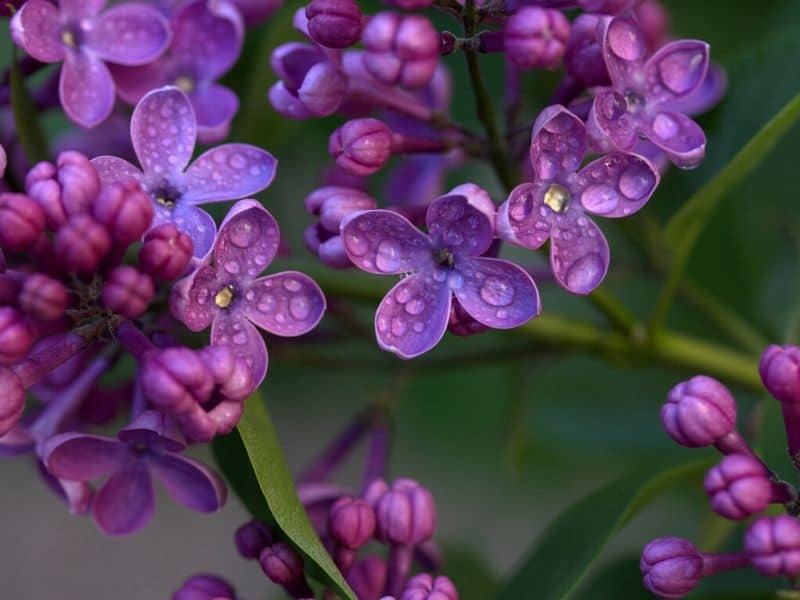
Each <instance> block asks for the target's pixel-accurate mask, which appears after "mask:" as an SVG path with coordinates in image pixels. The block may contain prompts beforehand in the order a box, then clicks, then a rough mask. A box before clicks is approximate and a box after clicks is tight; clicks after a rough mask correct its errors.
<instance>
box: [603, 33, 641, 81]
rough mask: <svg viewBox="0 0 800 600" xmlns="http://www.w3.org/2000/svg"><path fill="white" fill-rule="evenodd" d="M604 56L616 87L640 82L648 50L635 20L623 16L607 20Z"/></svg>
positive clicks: (604, 36) (604, 35)
mask: <svg viewBox="0 0 800 600" xmlns="http://www.w3.org/2000/svg"><path fill="white" fill-rule="evenodd" d="M602 39H603V58H604V59H605V61H606V67H608V74H609V76H610V77H611V81H612V82H613V84H614V87H615V88H620V89H624V88H627V87H631V86H632V85H635V84H636V83H638V81H637V80H638V79H640V78H641V73H642V69H643V66H644V56H645V54H646V52H647V40H646V39H645V37H644V34H643V33H642V32H641V30H640V29H639V27H638V25H636V24H635V23H634V22H633V21H631V20H629V19H625V18H621V17H617V18H614V19H611V20H610V21H607V22H606V26H605V30H604V32H603V37H602Z"/></svg>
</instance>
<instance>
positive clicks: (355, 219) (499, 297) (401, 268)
mask: <svg viewBox="0 0 800 600" xmlns="http://www.w3.org/2000/svg"><path fill="white" fill-rule="evenodd" d="M493 220H494V205H493V204H492V201H491V199H490V198H489V196H488V194H487V193H486V192H485V191H483V190H481V189H480V188H478V187H477V186H475V185H472V184H465V185H462V186H459V187H457V188H455V189H453V190H452V191H451V192H450V194H449V195H446V196H442V197H441V198H438V199H436V200H434V201H433V203H431V205H430V206H429V207H428V211H427V227H428V234H427V235H426V234H424V233H422V232H420V231H419V230H418V229H417V228H416V227H414V225H412V224H411V222H410V221H409V220H408V219H406V218H405V217H403V216H401V215H399V214H397V213H395V212H391V211H388V210H368V211H364V212H358V213H354V214H353V215H351V216H350V217H348V218H346V219H345V220H344V221H343V222H342V236H343V238H344V247H345V250H346V252H347V255H348V256H349V258H350V260H351V261H352V262H353V264H355V265H356V266H357V267H358V268H360V269H362V270H364V271H367V272H369V273H376V274H379V275H398V274H402V273H411V275H410V276H408V277H406V278H404V279H403V280H402V281H400V283H398V284H397V285H395V286H394V287H393V288H392V289H391V290H390V291H389V292H388V293H387V294H386V296H385V297H384V298H383V300H382V301H381V303H380V305H379V306H378V310H377V312H376V314H375V333H376V336H377V339H378V344H379V345H380V346H381V348H383V349H385V350H389V351H390V352H394V353H395V354H397V355H398V356H400V357H401V358H413V357H415V356H418V355H420V354H422V353H424V352H427V351H428V350H430V349H431V348H433V347H434V346H435V345H436V344H437V343H438V342H439V340H441V339H442V337H443V336H444V332H445V330H446V329H447V323H448V319H449V317H450V307H451V305H452V303H453V296H454V295H455V297H456V301H457V302H459V303H460V304H461V306H462V307H463V308H464V309H465V310H466V311H467V312H468V313H469V314H470V315H471V316H472V317H473V318H475V319H476V320H477V321H479V322H481V323H483V324H484V325H487V326H489V327H493V328H496V329H507V328H511V327H516V326H518V325H521V324H522V323H525V322H526V321H528V320H530V319H532V318H533V317H535V316H536V315H537V314H538V313H539V293H538V290H537V289H536V285H535V284H534V282H533V279H531V277H530V275H528V274H527V273H526V272H525V271H524V270H523V269H522V268H520V267H518V266H517V265H515V264H513V263H511V262H508V261H505V260H501V259H496V258H486V257H483V256H481V255H482V254H483V253H484V252H486V250H487V249H488V248H489V246H490V245H491V243H492V239H493V237H494V234H493V229H494V227H493Z"/></svg>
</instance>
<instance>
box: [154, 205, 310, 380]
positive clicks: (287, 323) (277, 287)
mask: <svg viewBox="0 0 800 600" xmlns="http://www.w3.org/2000/svg"><path fill="white" fill-rule="evenodd" d="M279 240H280V233H279V231H278V224H277V223H276V222H275V219H274V218H273V217H272V215H271V214H270V213H269V212H267V210H266V209H265V208H264V207H263V206H261V205H260V204H259V203H258V202H256V201H254V200H240V201H239V202H237V203H236V204H235V205H234V206H233V207H232V208H231V210H230V212H229V213H228V215H227V216H226V217H225V220H224V221H223V222H222V225H221V227H220V231H219V235H218V236H217V241H216V242H215V244H214V248H213V250H212V251H211V252H210V253H209V255H208V256H207V257H206V258H205V259H204V260H203V261H202V262H201V263H200V265H199V266H198V268H197V270H196V271H194V273H192V274H191V275H189V276H187V277H185V278H184V279H182V280H181V281H179V282H178V283H176V284H175V286H174V287H173V289H172V297H171V300H170V308H171V310H172V313H173V315H175V317H176V318H178V319H180V320H181V321H183V323H184V324H185V325H186V326H187V327H188V328H189V329H191V330H192V331H201V330H203V329H205V328H206V327H208V326H209V325H211V343H212V344H213V345H228V346H230V348H231V349H232V350H233V352H234V354H235V355H236V356H237V357H238V358H242V359H244V361H245V363H246V364H247V366H248V367H249V368H250V369H251V371H252V373H253V380H254V383H255V385H258V384H260V383H261V381H262V380H263V379H264V375H265V374H266V371H267V348H266V345H265V344H264V338H263V337H262V336H261V333H260V332H259V331H258V329H256V326H258V327H260V328H261V329H264V330H266V331H268V332H270V333H274V334H275V335H280V336H286V337H294V336H298V335H303V334H304V333H307V332H308V331H310V330H311V329H313V328H314V327H315V326H316V325H317V323H319V321H320V319H321V318H322V313H323V312H324V310H325V296H324V295H323V294H322V290H320V288H319V286H318V285H317V284H316V283H315V282H314V281H313V280H312V279H311V278H310V277H308V276H307V275H304V274H303V273H298V272H296V271H286V272H283V273H276V274H274V275H267V276H265V277H259V275H260V274H261V273H262V272H263V271H264V269H265V268H266V267H267V266H268V265H269V264H270V263H271V262H272V259H273V258H275V254H276V253H277V251H278V243H279Z"/></svg>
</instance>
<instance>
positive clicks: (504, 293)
mask: <svg viewBox="0 0 800 600" xmlns="http://www.w3.org/2000/svg"><path fill="white" fill-rule="evenodd" d="M480 295H481V299H482V300H483V301H484V302H486V304H491V305H492V306H508V305H509V304H511V303H512V302H513V301H514V286H512V285H509V283H508V282H507V281H503V280H502V279H500V278H499V277H494V276H490V277H487V278H486V281H484V282H483V284H482V285H481V289H480Z"/></svg>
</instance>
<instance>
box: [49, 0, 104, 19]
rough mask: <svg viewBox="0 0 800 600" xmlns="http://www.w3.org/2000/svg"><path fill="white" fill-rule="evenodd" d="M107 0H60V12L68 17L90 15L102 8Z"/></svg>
mask: <svg viewBox="0 0 800 600" xmlns="http://www.w3.org/2000/svg"><path fill="white" fill-rule="evenodd" d="M106 4H107V0H60V2H59V6H61V12H63V13H64V14H65V15H68V16H70V17H91V16H94V15H96V14H97V13H99V12H100V11H101V10H103V7H104V6H105V5H106Z"/></svg>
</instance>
